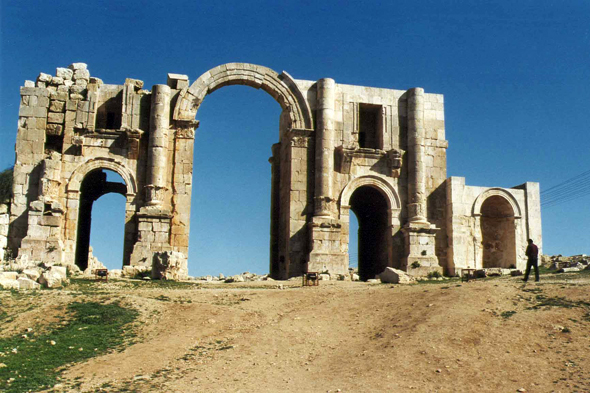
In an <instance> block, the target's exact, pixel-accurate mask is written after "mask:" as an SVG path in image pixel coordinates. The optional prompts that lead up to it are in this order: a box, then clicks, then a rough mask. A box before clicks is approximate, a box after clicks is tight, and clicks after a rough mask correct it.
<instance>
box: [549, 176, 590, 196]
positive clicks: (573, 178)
mask: <svg viewBox="0 0 590 393" xmlns="http://www.w3.org/2000/svg"><path fill="white" fill-rule="evenodd" d="M587 175H590V170H587V171H586V172H583V173H580V174H579V175H577V176H574V177H572V178H570V179H567V180H565V181H563V182H561V183H559V184H556V185H554V186H553V187H550V188H548V189H546V190H543V191H541V194H544V193H547V192H549V191H551V190H553V189H555V188H558V187H561V186H562V185H564V184H567V183H570V182H572V181H574V180H576V179H579V178H580V177H584V176H587Z"/></svg>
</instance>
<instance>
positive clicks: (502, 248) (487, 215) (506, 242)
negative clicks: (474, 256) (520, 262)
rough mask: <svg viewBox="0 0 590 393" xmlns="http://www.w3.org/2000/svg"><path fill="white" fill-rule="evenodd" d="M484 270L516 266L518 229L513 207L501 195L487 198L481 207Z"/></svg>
mask: <svg viewBox="0 0 590 393" xmlns="http://www.w3.org/2000/svg"><path fill="white" fill-rule="evenodd" d="M480 212H481V220H480V222H481V235H482V241H481V242H482V247H483V261H482V262H483V263H482V265H483V268H492V267H501V268H510V267H515V266H516V234H515V232H516V229H515V214H514V209H513V208H512V205H511V204H510V202H508V200H507V199H506V198H504V197H503V196H500V195H492V196H490V197H488V198H486V199H485V200H484V201H483V203H482V205H481V210H480Z"/></svg>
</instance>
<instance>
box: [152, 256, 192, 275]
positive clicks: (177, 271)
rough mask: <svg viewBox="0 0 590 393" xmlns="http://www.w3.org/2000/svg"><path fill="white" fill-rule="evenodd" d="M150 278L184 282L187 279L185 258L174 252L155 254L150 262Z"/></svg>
mask: <svg viewBox="0 0 590 393" xmlns="http://www.w3.org/2000/svg"><path fill="white" fill-rule="evenodd" d="M152 278H155V279H163V280H186V279H187V278H188V266H187V259H186V256H185V255H184V254H182V253H179V252H175V251H164V252H155V253H154V256H153V260H152Z"/></svg>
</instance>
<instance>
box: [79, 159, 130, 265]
mask: <svg viewBox="0 0 590 393" xmlns="http://www.w3.org/2000/svg"><path fill="white" fill-rule="evenodd" d="M109 193H116V194H120V195H122V196H123V197H125V195H126V194H127V186H126V185H125V184H123V183H118V182H112V181H108V180H107V174H106V172H105V171H103V170H101V169H95V170H93V171H91V172H90V173H88V174H87V175H86V177H85V178H84V180H83V181H82V184H81V186H80V204H79V213H78V231H77V232H78V233H77V239H76V259H75V263H76V265H77V266H78V267H79V268H80V270H86V268H87V267H88V258H89V251H90V231H91V226H92V225H91V223H92V210H93V209H92V208H93V205H94V202H96V201H97V200H98V199H99V198H100V197H102V196H103V195H106V194H109ZM121 219H122V218H121Z"/></svg>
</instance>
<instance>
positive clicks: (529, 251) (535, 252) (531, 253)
mask: <svg viewBox="0 0 590 393" xmlns="http://www.w3.org/2000/svg"><path fill="white" fill-rule="evenodd" d="M526 256H527V257H528V258H529V259H530V260H536V259H537V258H538V257H539V247H537V246H536V245H535V244H532V243H531V244H529V245H528V247H527V248H526Z"/></svg>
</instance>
